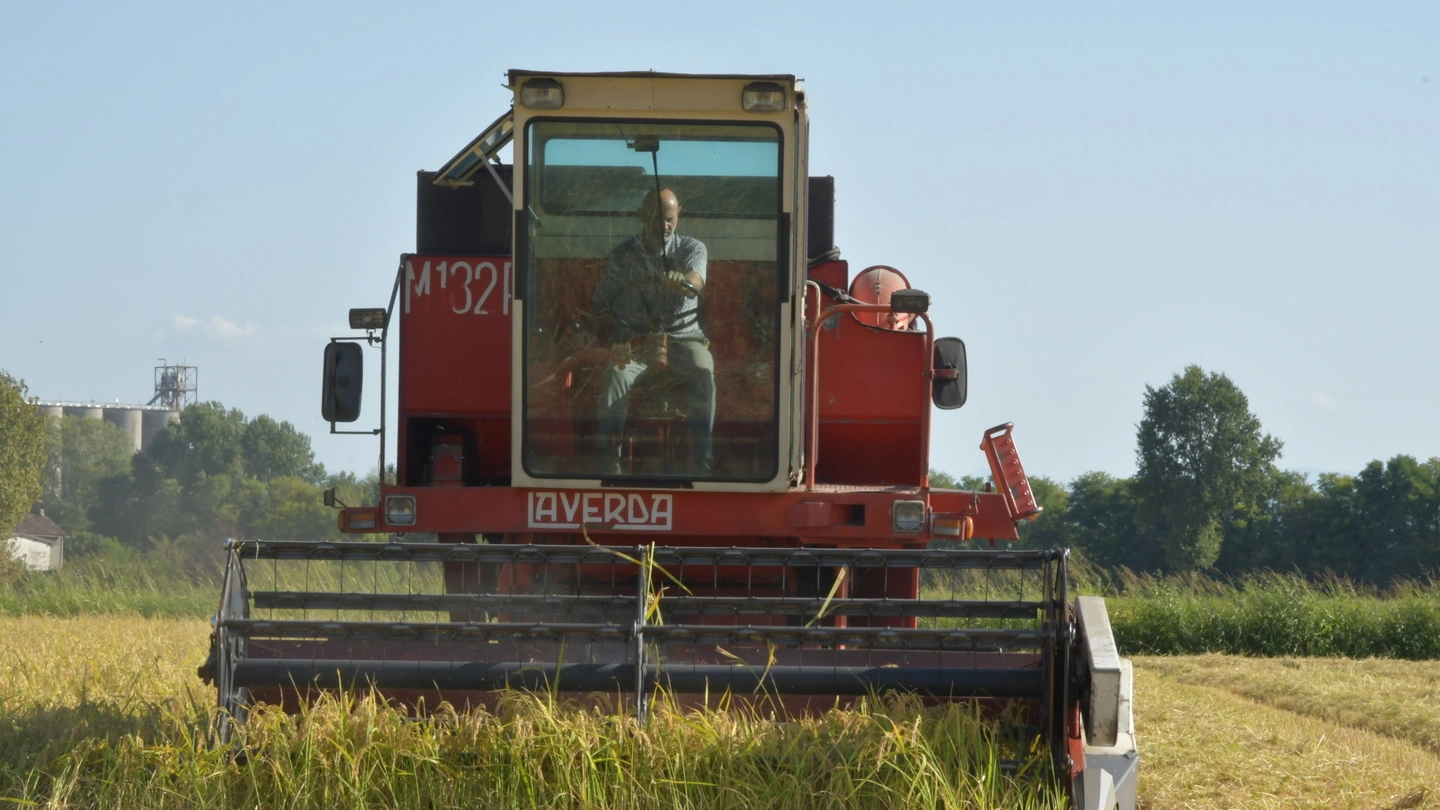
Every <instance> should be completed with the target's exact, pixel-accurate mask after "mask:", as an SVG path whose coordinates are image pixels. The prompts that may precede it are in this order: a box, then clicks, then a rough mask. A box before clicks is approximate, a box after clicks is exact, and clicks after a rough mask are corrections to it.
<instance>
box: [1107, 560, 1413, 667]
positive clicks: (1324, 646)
mask: <svg viewBox="0 0 1440 810" xmlns="http://www.w3.org/2000/svg"><path fill="white" fill-rule="evenodd" d="M1117 590H1118V592H1119V595H1118V596H1112V597H1111V598H1110V599H1109V600H1108V606H1109V610H1110V622H1111V625H1112V627H1113V628H1114V632H1115V637H1116V641H1117V643H1118V644H1119V645H1120V648H1121V650H1122V651H1123V652H1124V653H1126V654H1163V655H1182V654H1197V653H1229V654H1235V655H1251V656H1267V657H1273V656H1343V657H1349V658H1401V659H1411V660H1420V659H1434V658H1440V584H1437V583H1434V582H1429V583H1420V582H1410V583H1403V584H1400V585H1397V586H1393V587H1391V588H1389V589H1386V590H1383V591H1381V590H1374V589H1367V588H1363V587H1360V586H1357V585H1355V584H1353V583H1351V582H1348V581H1346V580H1340V579H1332V580H1327V581H1324V582H1319V583H1314V582H1310V581H1307V580H1306V579H1304V578H1302V577H1300V576H1297V575H1281V574H1273V573H1266V574H1257V575H1253V576H1249V577H1245V578H1242V579H1240V580H1237V581H1233V582H1226V581H1220V580H1213V579H1206V578H1198V577H1171V578H1154V577H1145V576H1133V575H1132V576H1128V577H1124V578H1122V579H1121V580H1120V581H1119V583H1118V589H1117Z"/></svg>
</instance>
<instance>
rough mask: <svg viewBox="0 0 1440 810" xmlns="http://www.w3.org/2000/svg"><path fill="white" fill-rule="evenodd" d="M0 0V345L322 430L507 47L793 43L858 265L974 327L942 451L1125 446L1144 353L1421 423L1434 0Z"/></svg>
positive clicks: (1288, 399) (504, 61)
mask: <svg viewBox="0 0 1440 810" xmlns="http://www.w3.org/2000/svg"><path fill="white" fill-rule="evenodd" d="M1170 5H1174V4H1155V3H1133V4H1102V3H1068V4H1058V3H1057V4H1020V3H1004V4H1002V3H943V4H942V3H933V4H932V3H905V2H896V3H890V4H881V5H877V4H874V3H865V4H861V3H805V2H796V3H787V4H778V3H752V2H743V1H741V2H727V3H722V4H705V5H701V4H693V5H691V4H680V3H671V4H657V3H644V4H642V3H629V2H611V3H605V4H595V5H592V4H588V3H532V4H517V3H483V4H482V3H423V2H415V3H405V4H400V3H395V4H385V3H331V4H289V3H286V4H270V3H253V4H230V5H228V6H225V7H223V8H222V7H218V6H212V5H209V4H198V3H178V2H177V3H141V2H136V3H126V4H109V3H105V4H102V3H44V4H40V3H33V4H20V3H8V4H5V5H4V7H3V9H0V35H3V37H4V41H5V47H4V48H3V49H0V77H3V78H0V251H3V254H0V255H3V256H4V269H3V270H0V273H3V279H4V285H3V289H4V290H5V296H4V299H5V302H6V307H5V311H6V316H7V317H6V329H5V330H4V336H3V337H0V368H3V369H5V370H7V371H8V372H10V373H11V374H13V375H15V376H18V377H21V378H23V379H24V380H25V381H26V382H27V383H28V384H29V387H30V390H31V393H32V394H34V395H36V396H38V397H40V398H42V399H47V400H80V401H89V400H97V401H112V400H115V399H119V400H121V401H122V402H144V401H146V400H148V399H149V397H150V394H151V390H150V389H151V383H152V371H151V369H152V367H153V366H154V365H156V360H157V359H158V358H166V359H168V360H169V361H171V362H177V361H181V360H183V361H185V362H186V363H188V364H191V365H196V366H198V367H199V383H200V396H201V398H202V399H216V400H220V401H222V402H224V403H225V404H227V405H230V406H233V407H237V408H240V409H242V410H244V411H245V412H246V413H247V414H250V415H255V414H259V413H268V414H271V415H272V416H275V417H276V418H280V419H287V420H289V421H291V422H293V423H294V424H295V425H296V426H298V427H300V428H301V429H302V430H305V431H307V432H309V433H311V434H312V435H313V436H314V445H315V449H316V452H317V456H318V457H319V459H320V460H321V461H323V462H324V463H325V464H326V465H327V466H328V467H330V468H332V469H336V468H339V469H353V470H356V471H360V472H364V471H366V470H368V469H369V468H371V467H373V466H374V462H375V455H376V452H375V446H374V443H373V442H372V441H370V440H368V439H364V438H359V437H346V436H328V435H325V431H326V425H325V423H324V422H322V421H321V420H320V417H319V414H318V411H319V408H318V399H319V370H320V359H319V358H320V351H321V347H322V346H323V344H324V343H325V341H326V339H327V338H328V337H329V336H330V335H332V334H344V333H346V332H347V331H348V330H346V329H345V328H344V319H345V312H346V310H347V309H348V308H349V307H352V306H367V305H369V306H380V305H383V303H384V301H385V298H386V296H387V295H388V293H389V290H390V283H391V280H392V277H393V271H394V267H395V264H396V258H397V257H398V255H399V254H400V253H401V252H404V251H408V250H412V249H413V247H414V184H415V175H414V172H415V171H416V170H418V169H436V168H439V166H440V165H441V164H442V163H443V162H444V161H445V160H446V159H448V158H449V157H450V156H451V155H453V154H454V153H455V152H456V151H457V150H458V149H459V148H460V147H461V146H463V145H465V144H466V143H467V142H468V141H469V140H470V139H471V138H472V137H474V136H475V135H476V134H477V133H478V132H479V131H480V129H481V128H483V127H484V126H485V125H486V124H488V123H489V122H490V121H491V120H493V119H494V118H495V116H496V115H498V114H499V113H500V112H502V111H503V109H504V108H505V106H506V104H507V103H508V95H507V92H506V91H505V90H503V89H502V88H501V86H500V85H501V84H502V82H503V79H504V74H505V71H506V70H507V69H509V68H530V69H541V70H556V71H582V70H644V69H651V68H653V69H657V70H664V71H677V72H725V73H794V74H796V75H799V76H802V77H804V78H805V79H806V89H807V93H808V95H809V99H810V110H811V120H812V124H813V129H812V135H811V168H812V173H814V174H831V175H834V176H835V178H836V188H837V192H836V193H837V212H836V217H837V222H836V231H837V237H836V240H837V242H838V243H839V245H840V246H841V248H842V250H843V251H844V256H845V258H847V259H849V260H850V262H851V267H852V270H854V271H858V270H860V269H861V268H863V267H866V266H868V265H872V264H888V265H892V266H895V267H898V268H900V269H901V270H903V271H904V272H905V273H906V274H907V275H908V276H909V278H910V279H911V281H912V282H913V283H914V284H915V285H916V286H918V287H921V288H924V289H926V290H928V291H930V292H931V293H932V295H933V296H934V298H935V301H936V305H935V310H934V311H933V312H932V315H933V317H934V319H935V321H936V324H937V328H938V331H940V332H942V333H944V334H955V335H959V336H960V337H963V338H964V339H965V341H966V343H967V346H968V348H969V356H970V364H971V377H970V402H969V404H967V405H966V407H965V408H964V409H962V410H960V411H957V412H950V413H944V414H937V419H936V424H935V440H934V445H933V448H932V458H933V461H934V466H936V467H939V468H941V469H944V470H947V471H950V472H953V473H955V474H979V473H981V472H983V471H984V470H985V466H984V460H983V457H982V456H981V454H980V453H979V451H978V449H976V447H977V445H978V443H979V440H980V435H981V433H982V431H983V430H984V429H985V428H988V427H990V426H992V425H995V424H998V423H1001V422H1014V423H1015V425H1016V439H1017V441H1018V443H1019V447H1020V451H1021V455H1022V457H1023V458H1024V460H1025V463H1026V467H1027V469H1028V470H1029V472H1030V473H1031V474H1032V475H1047V476H1049V477H1051V478H1055V479H1058V480H1062V481H1065V480H1069V479H1071V478H1073V477H1074V476H1076V475H1078V474H1080V473H1082V472H1085V471H1087V470H1103V471H1106V472H1109V473H1111V474H1114V475H1121V476H1124V475H1129V474H1131V473H1132V472H1133V470H1134V446H1135V426H1136V424H1137V423H1138V422H1139V421H1140V418H1141V413H1142V397H1143V394H1144V391H1145V386H1147V385H1151V386H1160V385H1163V384H1165V383H1166V382H1167V381H1168V380H1169V379H1170V377H1171V376H1172V375H1173V374H1176V373H1178V372H1179V371H1181V370H1182V369H1183V368H1184V367H1185V366H1186V365H1188V364H1191V363H1194V364H1198V365H1200V366H1201V367H1203V368H1205V369H1206V370H1209V371H1220V372H1223V373H1225V374H1227V375H1229V376H1230V378H1231V379H1232V380H1234V381H1235V383H1236V384H1237V385H1239V386H1240V388H1241V389H1242V390H1243V391H1244V392H1245V393H1246V394H1247V395H1248V396H1249V398H1250V404H1251V408H1252V410H1253V411H1254V412H1255V413H1256V415H1257V416H1258V417H1259V418H1260V420H1261V422H1262V423H1263V425H1264V427H1265V429H1266V430H1267V431H1268V432H1270V433H1272V434H1273V435H1275V436H1277V437H1278V438H1280V439H1282V440H1283V441H1284V442H1285V452H1284V456H1283V457H1282V459H1281V465H1282V466H1283V467H1286V468H1288V469H1297V470H1302V471H1306V472H1310V473H1314V472H1320V471H1332V472H1345V473H1353V472H1356V471H1358V470H1359V469H1360V468H1361V467H1363V465H1364V464H1365V463H1366V462H1368V461H1370V460H1371V459H1375V458H1382V459H1383V458H1389V457H1391V456H1393V455H1395V454H1399V453H1407V454H1410V455H1414V456H1418V457H1420V458H1429V457H1434V456H1440V409H1437V407H1436V404H1435V403H1436V402H1437V401H1440V327H1437V323H1436V316H1435V310H1436V308H1437V306H1440V221H1437V217H1440V45H1437V43H1440V5H1436V4H1433V3H1419V2H1417V3H1385V4H1363V7H1362V4H1328V3H1315V2H1309V3H1270V4H1264V5H1263V7H1262V8H1259V9H1258V10H1257V8H1256V7H1257V6H1260V5H1261V4H1254V3H1206V4H1195V5H1194V6H1193V8H1192V9H1190V10H1183V9H1175V8H1168V6H1170Z"/></svg>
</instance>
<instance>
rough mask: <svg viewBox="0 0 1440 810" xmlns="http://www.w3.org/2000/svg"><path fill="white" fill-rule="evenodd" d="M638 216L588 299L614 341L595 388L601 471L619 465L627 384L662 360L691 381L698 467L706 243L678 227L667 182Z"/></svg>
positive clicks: (705, 409)
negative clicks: (632, 230)
mask: <svg viewBox="0 0 1440 810" xmlns="http://www.w3.org/2000/svg"><path fill="white" fill-rule="evenodd" d="M636 216H637V217H638V218H639V220H640V233H639V234H638V235H637V236H633V237H631V238H629V239H627V240H625V241H624V242H621V243H620V244H619V245H617V246H616V247H615V249H614V250H612V251H610V255H609V256H608V257H606V259H605V270H604V272H603V273H602V274H601V276H600V281H599V283H598V284H597V285H596V287H595V296H594V300H593V304H594V313H595V324H596V326H597V329H598V331H599V334H598V337H599V338H600V339H601V340H602V341H605V340H608V341H609V342H610V343H611V344H612V346H613V347H614V355H613V357H614V358H615V359H614V362H613V363H612V364H611V365H610V366H609V367H608V368H607V369H606V373H605V382H604V386H603V388H602V389H601V392H600V410H599V434H598V436H597V438H596V449H597V451H598V452H599V455H600V457H601V462H602V470H601V472H602V474H613V473H617V472H619V471H620V464H619V461H620V458H619V452H620V446H619V444H618V440H619V437H620V434H621V433H623V432H624V430H625V418H626V415H627V412H628V410H629V395H630V387H631V386H632V385H634V383H635V380H636V379H637V378H638V377H639V376H640V375H641V374H642V373H644V372H645V371H646V370H647V369H648V368H649V367H650V365H651V364H652V363H661V362H665V363H668V365H669V366H670V367H671V368H672V369H673V370H674V371H675V372H676V373H677V374H679V375H680V377H681V378H683V379H684V380H685V382H686V384H687V386H688V388H689V393H690V396H689V402H688V407H687V410H686V419H687V421H688V422H689V424H688V432H689V436H690V451H691V462H692V471H693V472H696V473H701V474H703V473H705V472H708V471H709V469H710V467H711V463H712V456H713V450H712V442H711V432H712V431H713V429H714V425H715V361H714V359H713V358H712V357H711V356H710V341H709V340H707V339H706V337H705V332H704V330H703V329H702V328H701V326H700V310H699V303H700V302H699V295H700V293H701V292H702V291H703V290H704V289H705V263H706V251H705V245H704V243H702V242H701V241H700V240H698V239H695V238H693V237H689V236H681V235H680V234H677V233H676V232H675V228H676V226H677V225H679V224H680V199H679V198H678V197H676V196H675V192H673V191H671V190H670V189H668V188H667V189H661V190H660V191H659V193H658V194H657V193H656V192H653V191H652V192H650V193H648V194H646V195H645V198H644V199H643V200H642V201H641V202H640V208H639V209H638V210H637V211H636ZM661 335H663V336H664V337H663V338H661V337H660V336H661ZM661 341H663V343H664V345H665V349H664V351H663V353H661V354H660V355H659V359H657V352H656V350H655V344H657V343H658V342H661ZM639 344H644V346H643V347H642V346H640V345H639Z"/></svg>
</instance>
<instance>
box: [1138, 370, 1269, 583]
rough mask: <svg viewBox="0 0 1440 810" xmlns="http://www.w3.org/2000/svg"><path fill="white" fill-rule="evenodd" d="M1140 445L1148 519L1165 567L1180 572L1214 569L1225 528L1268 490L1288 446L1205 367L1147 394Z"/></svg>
mask: <svg viewBox="0 0 1440 810" xmlns="http://www.w3.org/2000/svg"><path fill="white" fill-rule="evenodd" d="M1137 445H1138V447H1137V450H1136V456H1137V461H1138V463H1137V466H1138V470H1137V472H1136V476H1135V491H1136V494H1137V495H1138V496H1139V497H1140V501H1141V511H1142V518H1143V519H1144V520H1145V522H1146V523H1148V524H1151V525H1155V526H1157V527H1158V529H1159V532H1160V538H1161V543H1162V546H1163V549H1164V554H1165V562H1166V564H1167V565H1168V566H1169V567H1170V568H1172V569H1174V570H1177V571H1194V570H1199V569H1205V568H1210V567H1211V566H1212V565H1214V563H1215V560H1216V559H1217V558H1218V557H1219V556H1220V547H1221V542H1222V539H1223V537H1224V523H1225V521H1226V520H1227V519H1229V518H1230V517H1231V516H1232V515H1233V514H1234V513H1235V511H1236V510H1237V509H1244V508H1249V507H1253V505H1254V504H1255V501H1256V499H1257V498H1258V497H1260V495H1261V494H1262V493H1263V492H1264V491H1266V490H1267V489H1268V486H1269V481H1270V479H1271V478H1272V477H1273V475H1274V474H1275V459H1276V458H1278V457H1279V455H1280V448H1281V446H1282V444H1281V442H1280V441H1279V440H1278V439H1275V438H1274V437H1272V436H1270V435H1268V434H1264V433H1262V432H1261V430H1260V420H1259V419H1257V418H1256V417H1255V415H1254V414H1252V413H1250V403H1249V401H1248V400H1247V399H1246V398H1245V394H1244V393H1242V392H1241V391H1240V389H1239V388H1237V387H1236V386H1235V384H1234V383H1233V382H1231V381H1230V378H1228V377H1226V376H1225V375H1224V374H1219V373H1213V372H1212V373H1209V374H1207V373H1206V372H1205V371H1203V370H1202V369H1201V368H1200V367H1199V366H1189V367H1187V368H1186V369H1185V371H1184V372H1183V373H1181V374H1176V375H1175V376H1174V378H1173V379H1171V381H1170V383H1169V384H1168V385H1165V386H1163V387H1161V388H1151V387H1150V386H1146V387H1145V417H1144V419H1143V420H1141V422H1140V427H1139V430H1138V434H1137Z"/></svg>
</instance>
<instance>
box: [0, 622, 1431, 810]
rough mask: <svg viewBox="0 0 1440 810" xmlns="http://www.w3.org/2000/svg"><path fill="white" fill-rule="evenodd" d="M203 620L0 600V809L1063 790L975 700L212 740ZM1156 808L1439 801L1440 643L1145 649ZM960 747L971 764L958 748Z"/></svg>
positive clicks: (1009, 803) (971, 795)
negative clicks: (823, 712) (1007, 760)
mask: <svg viewBox="0 0 1440 810" xmlns="http://www.w3.org/2000/svg"><path fill="white" fill-rule="evenodd" d="M208 632H209V628H208V625H207V624H206V623H205V622H203V621H195V620H177V619H162V618H141V617H138V616H133V615H132V616H103V615H102V616H86V617H74V618H53V617H36V616H28V617H14V618H0V804H14V805H15V806H22V807H57V808H62V807H127V808H128V807H135V808H168V807H197V806H205V807H255V806H265V807H296V808H301V807H316V808H319V807H327V808H328V807H427V808H443V807H477V806H483V807H576V808H580V807H606V808H609V807H635V808H643V807H696V808H701V807H704V808H710V807H715V808H725V807H786V808H791V810H793V808H799V807H805V808H810V807H836V808H839V807H927V808H928V807H942V808H943V807H954V808H962V807H963V808H982V809H983V808H998V807H1006V808H1012V807H1017V808H1026V807H1033V808H1051V807H1062V806H1063V804H1064V803H1063V800H1062V799H1061V798H1060V797H1059V796H1057V795H1055V792H1054V791H1053V789H1047V788H1046V787H1045V786H1046V784H1047V783H1048V780H1046V779H1045V778H1044V774H1043V773H1042V766H1039V765H1036V766H1033V767H1032V768H1030V769H1028V770H1027V771H1025V772H1022V773H1021V774H1019V775H1016V776H1011V775H1008V774H1005V773H1002V772H1001V771H1000V769H999V767H998V763H997V760H996V750H997V746H996V744H995V743H994V741H993V740H990V739H989V738H988V736H987V734H988V732H987V729H986V727H985V725H984V724H983V723H981V722H980V721H979V720H978V719H977V718H976V717H974V716H973V715H972V714H971V713H969V712H968V711H966V710H964V709H963V708H959V707H956V708H953V709H950V710H948V711H938V712H937V711H936V710H924V709H921V708H920V707H918V706H916V705H914V704H913V703H909V702H906V701H903V700H902V701H894V702H889V703H882V704H880V705H872V706H869V707H865V708H862V709H861V710H858V711H849V712H834V713H832V714H830V715H827V716H824V717H821V718H817V719H816V720H813V721H806V722H801V723H783V724H782V723H774V722H771V720H770V719H769V718H766V717H761V716H757V715H755V714H754V713H745V712H694V713H687V712H680V711H678V710H674V711H665V710H662V711H660V712H658V713H657V715H656V716H655V717H654V718H653V719H652V721H651V722H650V723H649V724H648V725H646V726H639V725H637V724H636V723H634V722H633V721H631V720H627V719H620V718H614V717H610V716H606V715H602V714H598V713H595V712H593V711H592V712H586V711H584V710H563V709H560V708H558V707H556V706H555V705H554V704H553V703H551V702H549V701H548V700H546V699H543V698H534V697H530V696H524V695H516V696H514V699H513V700H511V701H509V702H508V703H507V704H505V705H504V706H502V707H501V708H499V709H497V710H496V711H495V712H494V713H493V714H477V715H465V716H459V715H455V714H453V713H446V712H441V713H439V714H438V715H437V716H436V717H435V718H434V719H432V720H428V721H424V722H415V721H410V720H406V719H404V718H402V717H401V716H399V715H398V714H396V713H394V712H391V711H389V710H387V709H385V708H383V707H381V706H377V705H376V704H375V703H374V702H371V701H368V700H365V699H350V700H336V701H332V702H328V703H325V704H322V705H320V706H317V707H316V708H314V709H312V710H311V711H309V712H308V713H307V714H305V715H301V716H297V717H286V716H283V715H280V714H278V713H261V714H259V715H258V716H257V717H256V718H253V719H252V722H251V724H250V726H249V728H248V729H247V732H246V733H247V734H248V735H249V737H248V740H247V746H246V750H247V751H248V752H249V756H248V758H247V759H245V760H243V761H237V760H236V759H235V758H234V757H233V756H232V755H231V752H230V751H229V750H226V749H215V748H213V747H211V746H210V745H209V741H208V737H209V727H208V721H207V718H208V711H209V706H210V703H211V701H212V699H213V693H212V692H211V691H210V690H209V689H208V688H206V687H204V686H202V685H201V684H200V682H199V681H198V679H196V677H195V666H196V665H198V664H199V663H200V661H201V659H202V658H203V657H204V652H205V649H206V644H207V635H208ZM1136 692H1137V696H1136V725H1137V729H1138V731H1139V742H1140V746H1141V754H1142V757H1143V770H1142V776H1141V783H1140V796H1141V803H1142V806H1144V807H1147V808H1156V809H1157V810H1158V808H1197V809H1199V808H1205V809H1206V810H1208V809H1209V808H1217V809H1218V808H1237V807H1244V808H1282V807H1283V808H1311V807H1313V808H1321V807H1325V808H1357V809H1361V808H1363V809H1364V810H1372V809H1373V810H1387V809H1388V810H1409V809H1410V808H1437V807H1440V788H1437V786H1440V662H1433V661H1429V662H1426V661H1394V660H1374V659H1370V660H1363V661H1362V660H1352V659H1343V658H1324V659H1320V658H1277V659H1251V658H1237V657H1230V656H1219V655H1210V656H1189V657H1159V656H1152V657H1144V658H1140V659H1137V661H1136ZM957 764H958V765H959V766H958V767H957Z"/></svg>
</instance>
